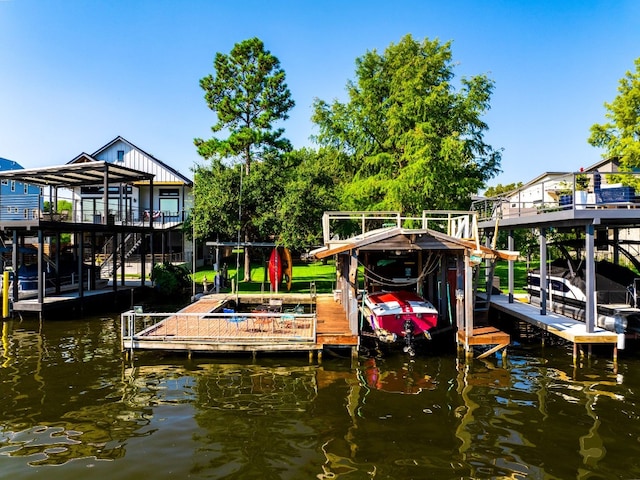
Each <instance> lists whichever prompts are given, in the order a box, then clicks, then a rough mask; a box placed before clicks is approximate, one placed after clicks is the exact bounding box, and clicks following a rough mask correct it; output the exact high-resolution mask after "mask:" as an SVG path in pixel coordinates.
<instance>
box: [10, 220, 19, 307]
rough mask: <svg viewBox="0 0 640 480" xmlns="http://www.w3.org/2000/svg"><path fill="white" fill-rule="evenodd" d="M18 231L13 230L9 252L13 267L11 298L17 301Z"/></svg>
mask: <svg viewBox="0 0 640 480" xmlns="http://www.w3.org/2000/svg"><path fill="white" fill-rule="evenodd" d="M18 248H19V245H18V230H16V229H15V228H14V229H13V250H12V252H11V262H12V265H13V298H14V301H18V298H19V297H18V295H19V285H18Z"/></svg>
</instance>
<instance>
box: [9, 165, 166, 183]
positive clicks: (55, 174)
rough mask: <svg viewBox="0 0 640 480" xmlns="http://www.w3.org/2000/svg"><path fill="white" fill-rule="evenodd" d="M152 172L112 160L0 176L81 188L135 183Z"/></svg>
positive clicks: (12, 172)
mask: <svg viewBox="0 0 640 480" xmlns="http://www.w3.org/2000/svg"><path fill="white" fill-rule="evenodd" d="M153 177H154V175H153V174H152V173H147V172H143V171H140V170H134V169H131V168H128V167H124V166H121V165H114V164H113V163H109V162H101V161H96V162H83V163H77V164H68V165H57V166H53V167H42V168H28V169H21V170H6V171H0V179H2V180H16V181H19V182H23V183H29V184H32V185H41V186H50V187H69V188H72V187H79V186H87V185H102V184H104V182H105V179H106V180H107V183H109V184H112V183H133V182H138V181H141V180H151V179H153Z"/></svg>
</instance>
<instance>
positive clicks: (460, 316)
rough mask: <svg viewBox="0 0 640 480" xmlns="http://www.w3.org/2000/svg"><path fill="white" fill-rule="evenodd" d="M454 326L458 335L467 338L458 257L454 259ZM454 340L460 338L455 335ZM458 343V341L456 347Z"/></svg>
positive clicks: (462, 283) (462, 279)
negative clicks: (462, 333)
mask: <svg viewBox="0 0 640 480" xmlns="http://www.w3.org/2000/svg"><path fill="white" fill-rule="evenodd" d="M455 294H456V326H457V330H458V333H459V332H460V331H462V332H464V336H465V339H466V338H467V331H466V328H467V327H466V325H465V321H464V315H465V312H464V258H463V257H462V256H460V255H458V256H457V257H456V292H455ZM456 338H458V339H459V338H460V337H459V335H456ZM459 343H460V342H459V341H458V346H460V344H459ZM463 347H464V349H465V351H466V350H467V348H468V344H467V342H466V341H465V344H464V345H463Z"/></svg>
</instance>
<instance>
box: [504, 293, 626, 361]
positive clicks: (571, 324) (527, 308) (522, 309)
mask: <svg viewBox="0 0 640 480" xmlns="http://www.w3.org/2000/svg"><path fill="white" fill-rule="evenodd" d="M491 306H492V307H493V308H495V309H497V310H500V311H502V312H504V313H507V314H508V315H511V316H514V317H516V318H517V319H519V320H523V321H525V322H527V323H530V324H532V325H534V326H536V327H538V328H540V329H542V330H544V331H546V332H549V333H551V334H553V335H556V336H558V337H560V338H563V339H564V340H567V341H569V342H572V343H573V356H574V361H575V359H576V358H577V355H578V347H579V346H580V347H581V346H583V345H596V344H606V345H612V346H613V357H614V360H616V359H617V356H618V339H619V338H618V335H624V334H617V333H614V332H611V331H609V330H605V329H603V328H600V327H595V328H594V331H593V332H588V331H587V326H586V324H585V323H584V322H582V321H580V320H574V319H572V318H569V317H565V316H564V315H560V314H558V313H554V312H547V314H546V315H542V314H541V313H540V308H539V307H536V306H534V305H531V304H529V303H524V302H520V301H518V300H515V301H514V302H513V303H509V297H508V296H507V295H502V294H500V295H491Z"/></svg>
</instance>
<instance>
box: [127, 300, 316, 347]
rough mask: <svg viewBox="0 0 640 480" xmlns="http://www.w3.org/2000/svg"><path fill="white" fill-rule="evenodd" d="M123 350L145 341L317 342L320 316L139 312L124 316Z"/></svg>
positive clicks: (131, 311) (237, 343) (241, 343)
mask: <svg viewBox="0 0 640 480" xmlns="http://www.w3.org/2000/svg"><path fill="white" fill-rule="evenodd" d="M120 319H121V333H122V342H123V349H128V348H132V347H133V344H134V343H136V344H138V345H141V348H144V347H143V346H142V345H143V344H144V342H151V341H153V342H166V343H169V342H180V341H182V342H198V343H211V344H214V343H225V344H231V345H251V344H258V343H259V344H264V343H277V342H302V343H315V340H316V315H315V314H312V313H311V314H307V313H295V312H284V313H272V312H268V313H239V312H234V313H206V314H202V313H181V312H177V313H137V312H136V311H135V310H130V311H127V312H124V313H122V314H121V316H120Z"/></svg>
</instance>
